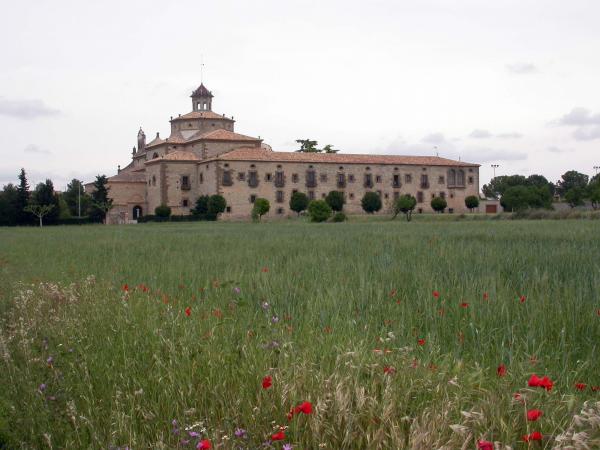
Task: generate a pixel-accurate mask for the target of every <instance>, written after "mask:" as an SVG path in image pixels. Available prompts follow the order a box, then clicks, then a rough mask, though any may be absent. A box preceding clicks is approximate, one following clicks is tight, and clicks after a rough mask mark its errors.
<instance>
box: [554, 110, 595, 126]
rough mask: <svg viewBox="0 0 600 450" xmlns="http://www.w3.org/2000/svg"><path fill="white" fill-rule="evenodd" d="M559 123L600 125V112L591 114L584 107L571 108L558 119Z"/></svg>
mask: <svg viewBox="0 0 600 450" xmlns="http://www.w3.org/2000/svg"><path fill="white" fill-rule="evenodd" d="M558 124H559V125H575V126H582V125H600V114H594V115H592V113H591V111H590V110H589V109H586V108H581V107H578V108H573V109H572V110H571V112H570V113H568V114H565V115H564V116H562V117H561V118H560V119H558Z"/></svg>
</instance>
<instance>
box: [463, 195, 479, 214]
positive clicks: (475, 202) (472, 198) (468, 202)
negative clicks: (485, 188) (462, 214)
mask: <svg viewBox="0 0 600 450" xmlns="http://www.w3.org/2000/svg"><path fill="white" fill-rule="evenodd" d="M465 206H466V207H467V208H469V210H470V211H471V212H473V210H474V209H475V208H478V207H479V197H478V196H476V195H469V196H468V197H467V198H465Z"/></svg>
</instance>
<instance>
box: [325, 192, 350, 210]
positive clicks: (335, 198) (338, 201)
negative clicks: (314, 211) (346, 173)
mask: <svg viewBox="0 0 600 450" xmlns="http://www.w3.org/2000/svg"><path fill="white" fill-rule="evenodd" d="M325 201H326V202H327V204H328V205H329V206H330V207H331V209H332V210H333V211H341V210H342V209H344V203H346V199H345V198H344V193H343V192H340V191H331V192H330V193H329V194H327V197H325Z"/></svg>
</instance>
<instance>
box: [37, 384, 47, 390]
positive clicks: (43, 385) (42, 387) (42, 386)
mask: <svg viewBox="0 0 600 450" xmlns="http://www.w3.org/2000/svg"><path fill="white" fill-rule="evenodd" d="M46 387H47V386H46V383H42V384H40V386H39V387H38V389H39V391H40V392H44V391H45V390H46Z"/></svg>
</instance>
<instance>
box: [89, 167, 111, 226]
mask: <svg viewBox="0 0 600 450" xmlns="http://www.w3.org/2000/svg"><path fill="white" fill-rule="evenodd" d="M108 189H109V188H108V178H107V177H106V175H97V176H96V180H95V181H94V190H93V192H92V195H91V201H92V204H91V208H90V211H89V215H90V217H91V218H92V219H93V220H94V221H97V222H102V221H104V220H105V219H106V214H107V213H108V211H110V209H111V208H112V203H113V201H112V199H111V198H109V197H108Z"/></svg>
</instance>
